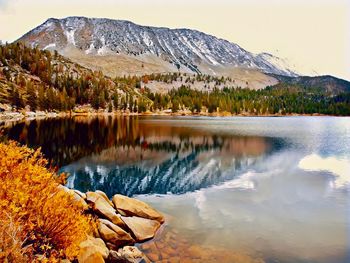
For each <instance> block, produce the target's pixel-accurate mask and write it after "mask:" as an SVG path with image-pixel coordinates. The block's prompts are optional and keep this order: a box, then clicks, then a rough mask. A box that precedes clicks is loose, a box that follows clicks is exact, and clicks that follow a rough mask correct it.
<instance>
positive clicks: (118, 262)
mask: <svg viewBox="0 0 350 263" xmlns="http://www.w3.org/2000/svg"><path fill="white" fill-rule="evenodd" d="M106 262H107V263H130V261H129V260H127V259H126V258H124V257H122V256H121V255H120V254H119V253H118V252H117V251H114V250H110V251H109V255H108V258H107V260H106Z"/></svg>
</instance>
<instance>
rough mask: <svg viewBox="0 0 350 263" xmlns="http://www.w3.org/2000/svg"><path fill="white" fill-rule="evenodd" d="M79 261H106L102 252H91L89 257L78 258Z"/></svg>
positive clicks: (97, 262) (90, 262)
mask: <svg viewBox="0 0 350 263" xmlns="http://www.w3.org/2000/svg"><path fill="white" fill-rule="evenodd" d="M78 262H79V263H105V260H104V259H103V257H102V256H101V254H100V253H96V254H89V256H87V257H80V258H78Z"/></svg>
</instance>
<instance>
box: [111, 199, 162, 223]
mask: <svg viewBox="0 0 350 263" xmlns="http://www.w3.org/2000/svg"><path fill="white" fill-rule="evenodd" d="M112 200H113V203H114V205H115V207H116V209H117V210H118V212H119V213H120V214H122V215H126V216H138V217H142V218H147V219H152V220H156V221H158V222H160V223H163V222H164V216H163V215H162V214H160V213H159V212H158V211H157V210H155V209H154V208H153V207H151V206H150V205H148V204H146V203H145V202H142V201H140V200H137V199H134V198H130V197H127V196H123V195H119V194H117V195H115V196H113V199H112Z"/></svg>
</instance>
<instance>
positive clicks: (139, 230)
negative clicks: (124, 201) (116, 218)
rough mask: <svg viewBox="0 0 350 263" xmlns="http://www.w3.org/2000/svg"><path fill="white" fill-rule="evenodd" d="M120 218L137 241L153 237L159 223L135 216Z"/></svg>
mask: <svg viewBox="0 0 350 263" xmlns="http://www.w3.org/2000/svg"><path fill="white" fill-rule="evenodd" d="M122 220H123V221H124V222H125V224H126V225H127V227H128V228H129V229H130V230H131V232H132V234H133V235H134V237H135V239H136V241H137V242H143V241H146V240H149V239H151V238H153V237H154V235H155V234H156V232H157V230H158V229H159V227H160V223H159V222H158V221H156V220H151V219H146V218H141V217H136V216H132V217H124V216H122Z"/></svg>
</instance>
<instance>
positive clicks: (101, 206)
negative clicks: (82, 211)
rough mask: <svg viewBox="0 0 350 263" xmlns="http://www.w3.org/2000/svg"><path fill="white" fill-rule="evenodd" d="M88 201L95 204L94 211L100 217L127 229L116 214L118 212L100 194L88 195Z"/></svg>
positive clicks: (90, 193) (89, 193)
mask: <svg viewBox="0 0 350 263" xmlns="http://www.w3.org/2000/svg"><path fill="white" fill-rule="evenodd" d="M86 200H87V201H88V202H89V203H92V204H93V207H92V209H93V210H94V211H95V212H97V213H98V214H99V215H100V216H102V217H104V218H107V219H108V220H109V221H111V222H112V223H113V224H115V225H117V226H120V227H122V228H125V224H124V222H123V221H122V220H121V219H120V217H119V215H117V214H116V210H115V209H114V208H113V207H112V206H111V205H110V203H109V202H107V201H106V200H105V199H104V198H103V197H102V196H101V195H100V194H97V193H94V192H87V193H86Z"/></svg>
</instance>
